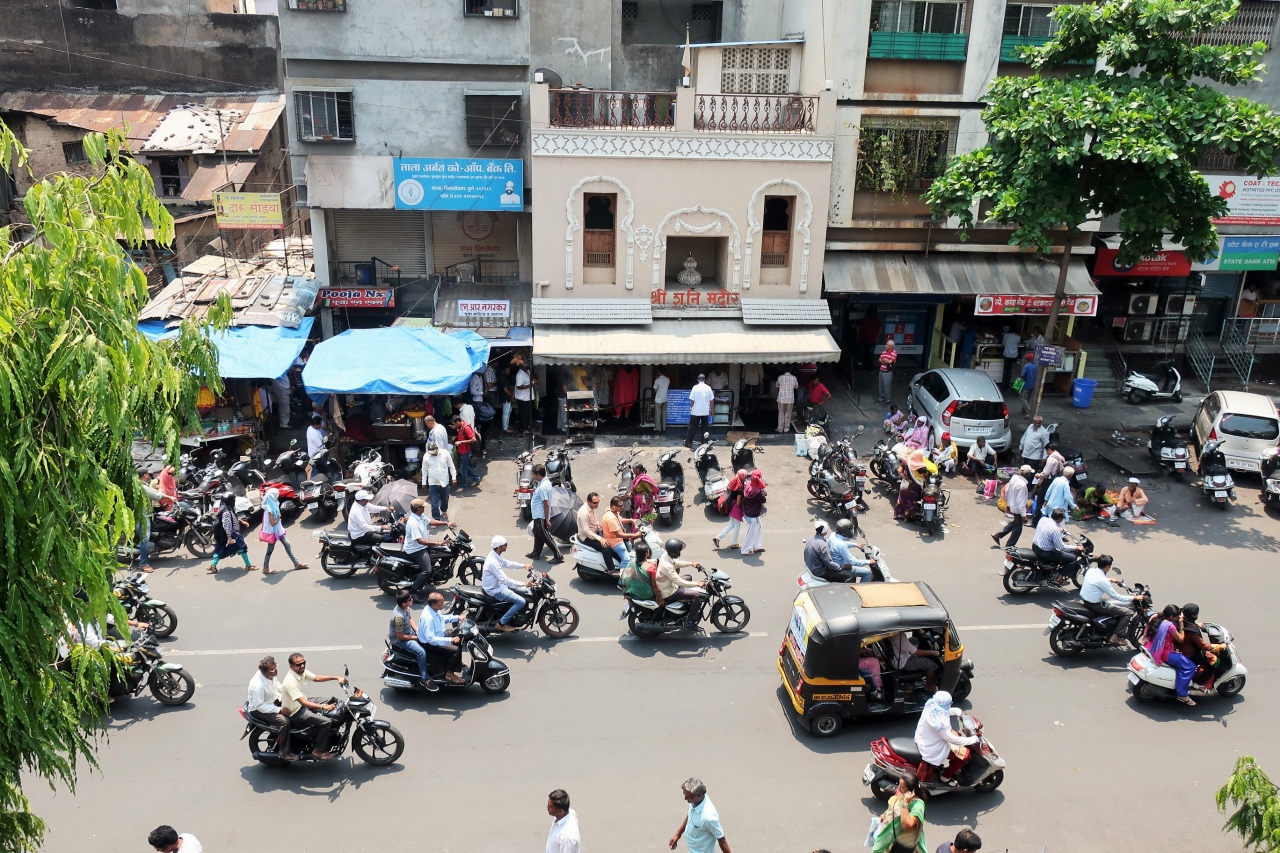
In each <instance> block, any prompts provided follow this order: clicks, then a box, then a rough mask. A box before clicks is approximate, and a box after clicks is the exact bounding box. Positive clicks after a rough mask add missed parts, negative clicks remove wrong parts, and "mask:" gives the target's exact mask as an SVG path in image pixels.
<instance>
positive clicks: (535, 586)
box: [452, 569, 578, 640]
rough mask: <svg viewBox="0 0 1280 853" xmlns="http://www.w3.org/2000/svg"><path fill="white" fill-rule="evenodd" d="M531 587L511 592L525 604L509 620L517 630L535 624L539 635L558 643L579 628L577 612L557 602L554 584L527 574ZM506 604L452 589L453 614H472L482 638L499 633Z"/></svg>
mask: <svg viewBox="0 0 1280 853" xmlns="http://www.w3.org/2000/svg"><path fill="white" fill-rule="evenodd" d="M529 580H531V581H532V584H531V585H530V586H527V587H520V588H517V589H515V590H514V592H515V593H516V594H517V595H519V596H521V597H522V598H523V599H524V600H525V605H524V609H522V610H521V611H520V612H519V613H517V614H516V615H515V616H514V617H513V618H512V620H511V625H512V626H514V627H516V628H528V629H529V630H533V626H534V625H535V624H536V625H537V626H538V627H539V628H541V629H542V633H544V634H546V635H547V636H548V637H551V638H553V639H556V640H559V639H561V638H563V637H567V636H569V635H570V634H572V633H573V632H574V631H575V630H577V627H578V610H577V608H575V607H574V606H573V605H572V604H570V603H569V599H567V598H556V582H555V581H554V580H552V579H551V578H549V577H544V576H543V575H542V573H541V572H536V571H533V570H532V569H531V570H530V571H529ZM509 606H510V605H508V604H507V603H506V602H502V601H497V600H495V599H492V598H490V597H489V596H488V595H486V594H485V591H484V589H482V588H481V587H478V586H455V587H454V588H453V611H452V612H454V613H458V614H461V613H463V612H464V611H468V610H469V611H471V618H472V620H473V621H474V622H475V623H476V627H477V628H478V629H479V630H480V633H482V634H491V633H493V632H494V631H497V630H498V619H499V618H500V617H501V616H502V614H504V613H506V612H507V608H508V607H509Z"/></svg>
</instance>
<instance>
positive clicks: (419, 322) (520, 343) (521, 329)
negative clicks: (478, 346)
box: [391, 317, 533, 349]
mask: <svg viewBox="0 0 1280 853" xmlns="http://www.w3.org/2000/svg"><path fill="white" fill-rule="evenodd" d="M391 325H392V326H406V327H408V328H410V329H421V328H430V327H432V326H433V325H434V323H432V322H431V318H430V317H397V318H396V320H395V322H394V323H392V324H391ZM444 331H445V332H448V333H449V334H453V333H454V332H455V331H462V330H460V329H445V330H444ZM470 331H472V332H475V333H476V334H477V335H479V336H480V337H482V338H484V339H485V340H486V341H488V342H489V348H490V349H496V348H498V347H531V346H533V326H511V327H510V328H507V327H505V326H481V327H480V328H478V329H471V330H470Z"/></svg>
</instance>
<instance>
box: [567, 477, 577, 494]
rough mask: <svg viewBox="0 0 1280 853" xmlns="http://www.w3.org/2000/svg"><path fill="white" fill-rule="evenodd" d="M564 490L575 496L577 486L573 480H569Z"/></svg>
mask: <svg viewBox="0 0 1280 853" xmlns="http://www.w3.org/2000/svg"><path fill="white" fill-rule="evenodd" d="M565 488H566V489H568V490H569V491H571V492H573V493H574V494H575V495H576V494H577V493H578V484H577V483H575V482H573V480H570V481H569V482H568V483H566V484H565Z"/></svg>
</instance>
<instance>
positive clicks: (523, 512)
mask: <svg viewBox="0 0 1280 853" xmlns="http://www.w3.org/2000/svg"><path fill="white" fill-rule="evenodd" d="M532 512H533V511H532V510H530V509H529V507H527V506H522V507H520V523H521V524H528V523H529V522H530V521H532V520H533V514H532Z"/></svg>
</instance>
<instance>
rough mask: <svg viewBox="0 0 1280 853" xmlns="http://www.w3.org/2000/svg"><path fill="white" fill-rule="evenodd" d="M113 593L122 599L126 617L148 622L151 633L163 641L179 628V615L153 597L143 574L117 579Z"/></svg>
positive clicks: (136, 573) (133, 574) (121, 602)
mask: <svg viewBox="0 0 1280 853" xmlns="http://www.w3.org/2000/svg"><path fill="white" fill-rule="evenodd" d="M112 592H114V593H115V596H116V598H118V599H120V606H121V607H122V608H124V612H125V615H126V616H128V617H129V618H130V619H133V620H135V621H138V622H146V623H147V625H148V626H150V628H151V633H153V634H155V635H156V636H157V637H159V638H161V639H163V638H165V637H168V636H170V635H171V634H173V632H174V631H176V630H177V628H178V614H177V613H175V612H174V610H173V608H172V607H170V606H169V605H167V604H165V603H164V602H163V601H161V600H160V599H158V598H152V597H151V585H150V584H148V583H147V576H146V575H145V574H143V573H142V572H133V573H132V574H129V575H126V576H125V577H122V578H117V579H116V582H115V583H114V584H113V585H112Z"/></svg>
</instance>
